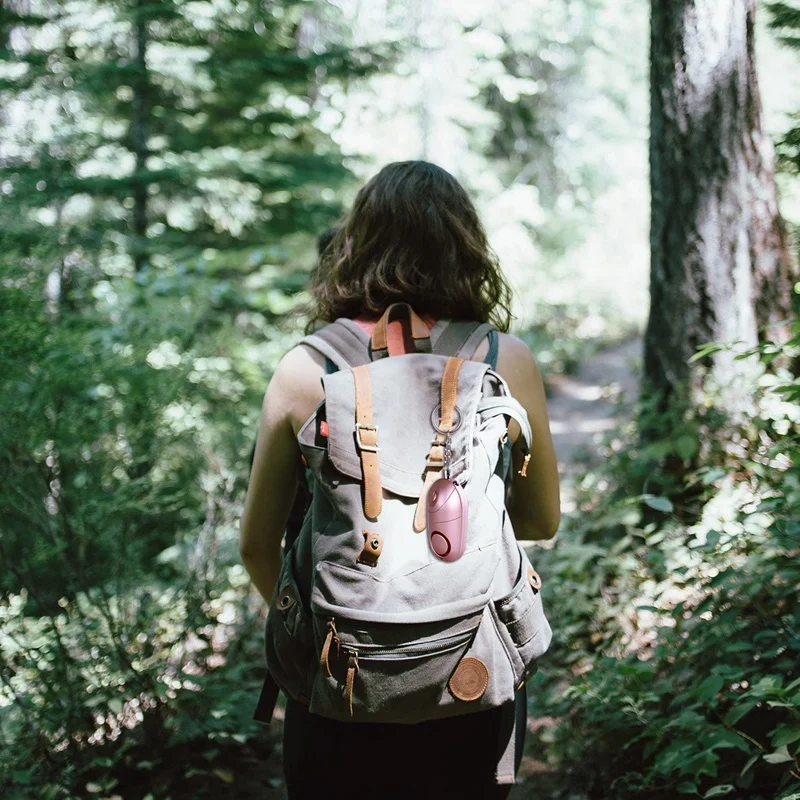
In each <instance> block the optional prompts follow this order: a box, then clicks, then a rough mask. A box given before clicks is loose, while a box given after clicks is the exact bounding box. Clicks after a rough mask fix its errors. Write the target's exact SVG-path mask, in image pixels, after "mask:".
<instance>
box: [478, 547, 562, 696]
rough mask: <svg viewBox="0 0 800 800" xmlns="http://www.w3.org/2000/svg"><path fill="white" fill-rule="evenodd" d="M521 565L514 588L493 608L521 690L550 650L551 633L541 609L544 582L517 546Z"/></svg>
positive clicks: (492, 605)
mask: <svg viewBox="0 0 800 800" xmlns="http://www.w3.org/2000/svg"><path fill="white" fill-rule="evenodd" d="M518 550H519V551H520V565H519V572H518V573H517V580H516V581H515V583H514V588H513V589H512V590H511V592H510V593H509V594H508V595H506V596H505V597H502V598H500V599H499V600H495V601H494V602H493V603H492V604H491V606H490V608H491V610H492V612H493V615H494V618H495V621H496V623H497V627H498V631H499V633H500V636H501V639H502V640H503V643H504V645H505V646H506V650H507V652H508V657H509V660H510V661H511V666H512V668H513V670H514V680H515V682H516V686H517V687H519V686H521V685H522V683H524V682H525V680H526V679H527V678H528V677H529V676H530V675H531V674H533V672H534V670H535V662H536V660H537V659H538V658H539V657H541V656H542V655H543V654H544V653H545V652H546V651H547V649H548V648H549V646H550V640H551V638H552V630H551V628H550V624H549V622H548V620H547V617H546V616H545V613H544V608H543V606H542V594H541V588H540V587H541V580H540V579H539V576H538V575H537V573H536V571H535V570H534V569H533V566H532V565H531V563H530V560H529V559H528V556H527V553H525V551H524V550H523V549H522V547H520V546H519V545H518Z"/></svg>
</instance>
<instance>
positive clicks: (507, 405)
mask: <svg viewBox="0 0 800 800" xmlns="http://www.w3.org/2000/svg"><path fill="white" fill-rule="evenodd" d="M478 412H479V413H481V414H483V416H484V417H490V416H493V415H494V414H508V415H509V416H511V417H514V419H515V420H516V421H517V422H518V423H519V427H520V429H521V431H522V437H523V439H525V444H526V445H527V448H528V450H530V448H531V443H532V442H533V432H532V431H531V424H530V422H529V420H528V412H527V411H526V410H525V408H524V406H523V405H522V403H520V402H519V400H517V399H516V398H514V397H511V395H509V396H508V397H488V398H486V399H484V400H481V402H480V403H479V404H478Z"/></svg>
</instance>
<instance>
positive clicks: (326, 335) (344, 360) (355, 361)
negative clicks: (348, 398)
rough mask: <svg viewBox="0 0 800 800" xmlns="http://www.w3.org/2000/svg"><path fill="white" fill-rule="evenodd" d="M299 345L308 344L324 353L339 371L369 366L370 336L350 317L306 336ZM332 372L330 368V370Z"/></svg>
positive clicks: (337, 320) (340, 319)
mask: <svg viewBox="0 0 800 800" xmlns="http://www.w3.org/2000/svg"><path fill="white" fill-rule="evenodd" d="M298 344H306V345H308V346H309V347H313V348H314V349H315V350H317V351H318V352H320V353H322V355H324V356H325V357H326V358H327V359H328V360H329V361H330V362H332V363H333V365H334V366H335V367H336V368H337V369H348V368H350V367H357V366H359V365H360V364H368V363H369V362H370V361H371V360H372V359H371V357H370V352H369V344H370V336H369V334H368V333H367V332H366V331H365V330H364V329H363V328H362V327H361V326H360V325H359V324H358V323H356V322H353V320H351V319H349V318H348V317H339V318H338V319H335V320H334V321H333V322H329V323H328V324H327V325H323V326H322V327H321V328H317V329H316V330H315V331H314V332H313V333H309V334H307V335H306V336H304V337H303V338H302V339H300V341H299V342H298ZM328 371H329V372H330V371H331V370H330V367H329V369H328Z"/></svg>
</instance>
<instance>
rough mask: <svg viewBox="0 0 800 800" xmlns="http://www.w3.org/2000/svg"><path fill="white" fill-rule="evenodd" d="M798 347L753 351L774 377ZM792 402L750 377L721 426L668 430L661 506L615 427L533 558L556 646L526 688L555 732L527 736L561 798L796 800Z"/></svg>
mask: <svg viewBox="0 0 800 800" xmlns="http://www.w3.org/2000/svg"><path fill="white" fill-rule="evenodd" d="M796 332H800V328H796ZM799 346H800V335H795V337H794V338H793V339H792V340H791V341H790V342H789V343H787V344H786V345H784V346H783V347H782V348H778V350H777V351H776V349H775V348H774V347H773V346H772V345H769V344H765V345H762V346H761V347H759V348H757V349H756V351H755V352H757V353H758V355H759V357H760V361H761V362H762V363H763V364H764V366H765V367H766V365H768V364H772V365H773V367H774V366H775V364H777V363H780V362H781V359H782V358H785V357H787V356H792V355H794V354H796V353H797V349H798V347H799ZM798 398H800V381H798V379H797V378H795V377H793V376H792V374H791V373H789V372H788V371H787V370H786V369H784V368H781V367H776V368H774V369H771V370H769V371H768V370H766V369H764V370H763V371H762V374H761V377H760V378H759V381H758V388H757V392H756V408H755V410H754V414H753V416H752V418H751V419H750V420H749V421H748V422H746V423H743V424H741V425H740V426H739V428H738V429H736V430H733V431H730V430H728V431H726V435H725V436H719V437H718V436H717V435H716V434H717V433H719V432H720V426H721V425H723V424H724V421H723V420H722V418H721V417H720V416H719V415H713V414H712V415H710V416H709V415H705V414H704V412H703V410H702V408H701V409H700V410H699V411H697V412H695V415H694V416H693V417H692V416H691V415H690V416H688V417H684V418H682V419H681V420H673V421H672V423H670V428H669V429H668V430H669V433H666V434H665V435H664V436H663V438H662V439H660V440H659V442H657V443H656V444H655V449H656V450H657V451H658V452H659V455H661V456H662V457H663V456H665V455H667V454H669V453H672V454H675V452H676V450H677V451H678V452H679V453H680V456H681V457H683V458H685V459H686V460H687V463H692V460H693V459H694V464H695V466H694V468H693V469H692V470H691V471H690V472H689V473H688V474H687V475H686V477H685V482H684V485H683V486H682V487H680V486H677V487H676V488H675V490H674V491H675V493H674V495H673V497H671V498H667V497H663V496H659V497H653V496H652V495H650V494H648V492H647V470H648V469H649V470H652V468H653V467H652V457H653V449H652V447H651V446H648V447H649V448H650V449H649V450H648V452H643V450H644V448H642V450H640V449H637V447H638V444H637V441H636V440H635V431H636V424H634V425H631V426H629V427H627V428H626V429H624V430H622V431H617V432H615V433H614V434H612V435H611V436H610V437H609V439H608V440H607V442H606V456H607V461H606V464H605V466H604V468H603V469H602V471H601V472H599V473H595V474H592V475H588V476H587V478H586V480H585V481H584V483H583V486H582V488H581V496H580V497H581V499H580V504H579V512H578V514H577V515H575V516H574V517H572V519H571V521H570V524H571V527H570V528H569V529H568V530H566V531H565V532H564V533H562V534H561V535H560V538H559V540H557V542H556V544H555V546H554V548H553V549H552V550H550V551H544V552H542V554H541V555H540V557H539V558H540V561H542V562H543V565H542V570H543V572H544V574H549V575H550V579H549V585H550V586H551V587H556V589H554V590H553V593H552V595H551V597H550V598H547V597H546V598H545V600H546V601H547V600H548V599H549V601H550V608H551V613H552V616H553V619H554V621H555V623H556V625H555V629H556V630H555V633H556V639H555V642H554V645H555V646H554V649H553V651H551V652H552V657H551V658H550V659H549V660H548V661H547V663H546V664H543V666H542V668H541V669H540V672H539V674H537V676H536V677H535V678H534V681H532V683H531V695H532V696H533V698H535V699H534V701H533V703H534V706H535V713H536V714H537V715H538V714H543V715H546V716H551V717H554V718H556V719H557V721H558V722H557V725H556V726H555V727H554V728H541V730H543V731H544V732H543V733H542V736H543V739H544V740H545V741H546V742H548V743H549V745H550V752H551V758H552V759H553V760H554V762H555V763H556V764H557V766H558V769H559V771H560V773H561V777H562V780H561V783H563V784H564V785H565V786H569V787H570V792H573V793H574V792H575V791H577V790H580V791H584V792H586V793H587V794H588V795H590V796H597V797H603V798H633V797H647V798H662V797H663V798H673V797H676V796H679V795H686V796H694V797H722V796H730V797H747V798H754V799H757V798H773V797H780V798H789V797H793V798H797V797H798V796H800V795H798V792H800V765H799V764H798V758H799V757H800V605H798V599H797V587H798V586H799V585H800V561H798V555H800V464H799V463H798V462H799V461H800V458H798V457H799V456H800V444H799V439H798V423H800V410H799V409H798V405H797V400H798ZM641 413H645V412H642V409H640V414H641ZM676 422H678V423H679V424H678V425H676V424H675V423H676ZM637 423H638V424H641V418H640V419H639V420H637ZM692 429H694V431H695V434H694V436H695V442H698V441H700V442H703V443H704V448H703V452H702V453H699V452H698V450H699V448H697V447H689V446H688V443H687V442H686V440H683V442H682V437H686V436H688V435H689V433H688V432H689V431H690V430H692ZM681 450H682V452H681ZM648 465H649V466H648ZM686 496H689V497H690V498H691V502H690V503H688V504H687V503H684V502H683V498H684V497H686ZM643 512H647V513H646V514H645V513H643ZM654 517H655V519H654ZM658 517H660V520H659V519H658ZM648 518H649V521H648ZM556 591H557V595H558V596H554V595H555V594H556ZM569 796H575V795H574V794H571V795H569Z"/></svg>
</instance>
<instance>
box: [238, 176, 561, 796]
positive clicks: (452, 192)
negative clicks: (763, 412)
mask: <svg viewBox="0 0 800 800" xmlns="http://www.w3.org/2000/svg"><path fill="white" fill-rule="evenodd" d="M398 295H404V298H403V299H404V300H405V301H406V302H407V304H408V305H410V307H411V308H413V310H414V311H415V312H416V313H417V314H418V315H419V316H420V317H422V320H423V322H424V323H425V324H426V325H428V326H429V327H430V326H433V325H434V324H435V322H436V321H437V320H438V319H441V318H444V319H458V320H474V321H476V322H492V323H493V324H494V326H495V328H496V329H497V341H496V344H497V364H496V370H497V372H498V373H499V374H500V376H501V377H502V378H504V379H505V381H506V383H507V385H508V389H509V391H510V393H511V394H512V396H513V397H514V398H515V399H516V400H517V401H519V403H520V404H521V405H522V406H523V408H524V409H525V411H526V412H527V416H528V421H529V423H530V427H531V433H532V445H531V448H530V453H529V455H530V463H529V465H528V469H527V477H524V476H522V475H520V471H521V470H520V468H521V466H522V461H523V447H522V446H521V445H522V444H523V442H522V441H521V439H522V438H523V437H521V436H520V427H519V424H518V423H517V422H516V420H514V419H510V421H509V426H508V437H509V439H510V440H511V441H512V442H513V443H514V446H513V447H512V450H511V454H512V468H511V470H510V471H509V480H508V492H507V497H506V503H505V508H506V511H507V515H508V519H509V520H510V522H511V524H512V527H513V530H514V534H515V535H516V536H517V538H519V539H548V538H550V537H552V536H554V535H555V533H556V530H557V528H558V523H559V519H560V497H559V486H558V468H557V462H556V458H555V451H554V448H553V442H552V437H551V435H550V429H549V422H548V417H547V409H546V405H545V393H544V386H543V383H542V378H541V375H540V374H539V370H538V368H537V366H536V361H535V359H534V357H533V354H532V353H531V351H530V349H529V348H528V346H527V345H526V344H525V343H524V342H523V341H521V340H520V339H519V338H517V337H516V336H513V335H511V334H509V333H506V332H505V331H507V330H508V328H509V324H510V320H511V313H510V299H511V292H510V287H509V286H508V284H507V282H506V281H505V279H504V277H503V275H502V272H501V270H500V267H499V263H498V261H497V258H496V256H495V255H494V254H493V253H492V251H491V248H490V247H489V245H488V242H487V239H486V234H485V231H484V230H483V227H482V225H481V223H480V220H479V218H478V215H477V212H476V210H475V208H474V205H473V204H472V202H471V200H470V198H469V196H468V195H467V193H466V192H465V191H464V189H463V187H461V186H460V184H459V183H458V182H457V181H456V180H455V178H453V176H452V175H449V173H447V172H446V171H444V170H441V169H440V168H438V167H436V166H435V165H432V164H429V163H427V162H402V163H397V164H390V165H388V166H386V167H384V168H383V169H382V170H381V171H380V173H379V174H378V175H376V176H375V177H374V178H373V179H372V180H370V181H369V182H368V183H367V184H366V185H365V186H364V187H362V189H361V190H360V191H359V193H358V195H357V196H356V200H355V202H354V204H353V207H352V209H351V210H350V212H349V213H348V215H347V217H346V218H345V219H344V220H343V221H342V223H341V224H340V225H339V226H338V227H337V229H336V231H335V232H334V234H333V236H332V237H331V238H330V241H329V243H327V244H326V246H325V247H324V248H322V252H321V254H320V261H319V264H318V266H317V269H316V270H315V271H314V273H313V275H312V278H311V281H310V284H309V296H310V298H311V304H310V307H309V309H308V311H309V315H308V322H307V325H306V333H310V332H311V331H312V330H313V329H314V328H315V326H317V325H318V324H320V323H323V324H324V323H326V322H329V321H331V320H335V319H337V318H340V317H346V318H349V319H351V320H353V321H354V322H356V323H357V324H358V325H360V326H361V327H362V328H364V330H365V332H367V333H371V331H372V329H373V327H374V325H375V323H376V322H377V321H378V320H379V318H380V317H381V315H382V313H383V311H384V310H385V309H387V308H388V307H389V306H390V305H391V304H392V303H394V302H396V301H398V300H399V299H400V298H399V297H398ZM406 324H407V321H406V320H404V319H393V320H390V321H389V324H388V330H387V338H388V350H389V356H390V357H395V356H397V355H400V354H402V353H406V352H409V351H410V350H411V346H412V345H411V342H410V341H409V336H408V333H407V332H405V327H404V326H405V325H406ZM489 349H490V342H489V340H488V339H487V340H485V341H483V342H481V343H480V344H479V346H478V347H477V350H476V351H475V352H474V354H473V355H472V357H471V358H472V360H474V361H485V360H487V356H488V355H489ZM327 366H328V365H327V363H326V357H325V355H323V354H322V353H321V352H318V351H317V350H315V349H313V348H311V347H309V346H307V345H305V344H299V345H297V346H295V347H293V348H292V349H291V350H290V351H289V352H288V353H287V354H286V355H285V356H284V357H283V358H282V359H281V361H280V363H279V364H278V366H277V368H276V370H275V372H274V374H273V375H272V378H271V379H270V382H269V385H268V387H267V392H266V395H265V397H264V405H263V409H262V416H261V423H260V426H259V433H258V440H257V442H256V448H255V454H254V457H253V464H252V467H251V473H250V484H249V487H248V492H247V496H246V498H245V508H244V512H243V514H242V518H241V522H240V528H241V533H242V536H241V544H240V551H241V554H242V559H243V561H244V563H245V566H246V568H247V571H248V573H249V574H250V576H251V578H252V580H253V583H254V584H255V585H256V587H257V588H258V590H259V592H260V593H261V594H262V596H263V597H264V598H265V600H267V601H268V602H269V601H270V599H271V598H272V596H273V593H274V589H275V584H276V582H277V578H278V574H279V571H280V569H281V564H282V542H283V539H284V533H285V531H286V524H287V520H288V519H289V517H290V514H291V511H292V507H293V505H294V503H295V498H296V497H297V491H298V487H299V486H300V481H301V480H303V470H302V469H301V468H300V464H301V460H300V456H301V452H300V448H299V443H298V433H299V432H300V429H301V428H302V426H303V425H304V424H305V423H306V422H307V421H308V420H309V419H310V418H311V417H312V415H313V414H314V413H315V411H316V410H317V408H318V406H319V405H320V403H321V402H322V401H323V400H324V395H323V384H322V380H321V379H322V378H323V376H324V375H325V374H326V372H327V371H328V369H327ZM398 390H400V391H402V387H398ZM373 485H374V484H373ZM384 491H386V489H384ZM520 692H521V693H522V692H524V688H523V689H520ZM508 705H509V704H508V703H506V704H505V707H501V706H498V707H495V708H489V709H487V710H484V711H473V712H472V713H469V714H463V715H461V716H455V717H447V718H444V719H428V720H427V721H425V722H421V723H418V724H416V725H392V724H387V723H374V722H364V723H361V722H359V723H353V722H344V721H338V720H335V719H328V718H325V717H321V716H318V715H315V714H311V713H310V712H309V711H308V709H307V708H306V707H305V706H303V705H302V704H301V703H299V702H298V701H296V700H292V699H289V700H288V701H287V711H286V719H285V726H284V751H283V755H284V767H285V772H286V776H287V786H288V788H289V796H290V797H291V798H292V800H295V798H306V797H312V796H316V795H317V794H318V793H324V794H328V795H333V796H345V795H346V796H348V797H367V796H379V797H382V798H390V797H407V796H409V795H410V794H413V795H415V796H417V797H420V798H423V797H436V798H437V800H442V798H448V797H459V798H461V797H469V798H475V799H476V800H477V798H480V797H501V796H505V794H506V793H507V790H508V787H501V786H495V785H494V778H495V775H494V771H495V766H496V765H497V752H496V745H497V743H498V738H499V737H498V731H499V730H500V727H499V726H500V725H501V715H500V709H501V708H505V711H504V713H505V714H507V712H508ZM512 706H513V704H512ZM517 711H518V713H519V714H520V715H521V719H519V720H518V723H517V731H518V733H519V735H520V736H522V735H524V731H525V724H524V717H525V703H524V694H518V695H517ZM505 719H506V720H507V716H506V717H505ZM505 740H506V743H507V742H508V737H507V736H506V737H505ZM521 742H522V740H521V739H519V740H518V745H519V746H521ZM519 755H520V749H519V748H518V749H517V756H518V757H519ZM350 765H353V767H354V768H350ZM504 777H506V778H507V777H508V776H507V775H506V776H504ZM481 787H485V791H484V789H482V788H481Z"/></svg>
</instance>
